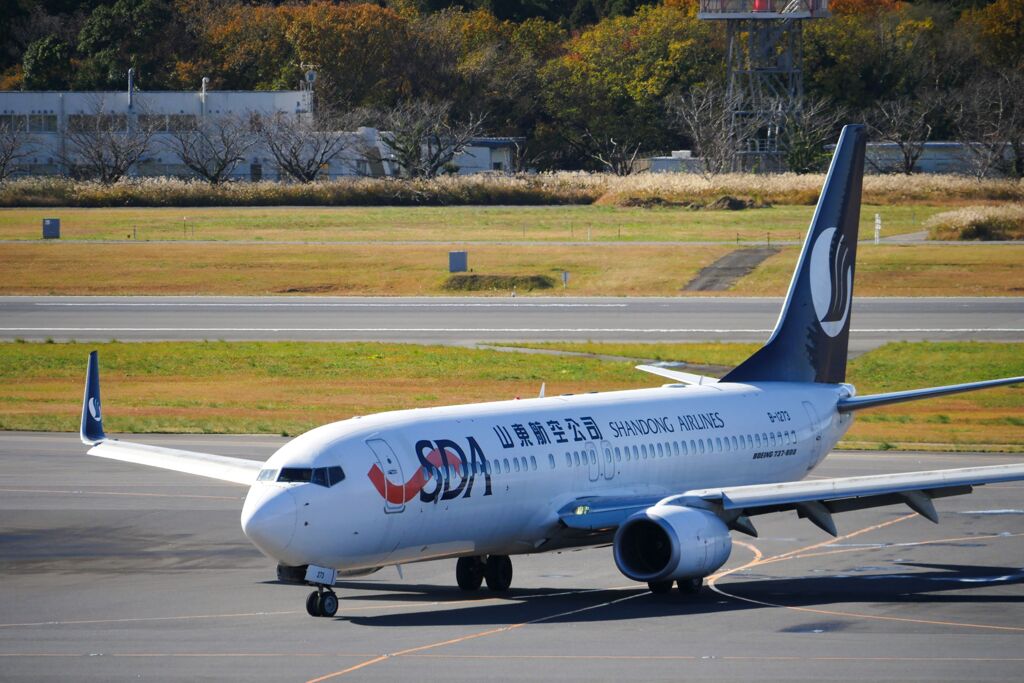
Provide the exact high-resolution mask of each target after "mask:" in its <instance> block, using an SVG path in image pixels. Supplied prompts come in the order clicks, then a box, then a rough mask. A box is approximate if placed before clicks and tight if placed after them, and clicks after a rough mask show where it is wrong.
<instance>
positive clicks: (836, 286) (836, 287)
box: [810, 228, 853, 337]
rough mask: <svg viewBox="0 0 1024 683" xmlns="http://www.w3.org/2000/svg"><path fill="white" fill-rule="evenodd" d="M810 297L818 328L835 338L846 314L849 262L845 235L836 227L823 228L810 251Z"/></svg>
mask: <svg viewBox="0 0 1024 683" xmlns="http://www.w3.org/2000/svg"><path fill="white" fill-rule="evenodd" d="M810 279H811V299H812V301H813V303H814V313H815V315H817V316H818V322H819V323H820V324H821V329H822V330H823V331H824V332H825V334H827V335H828V336H830V337H835V336H836V335H838V334H839V333H840V332H842V331H843V328H844V327H845V326H846V320H847V319H848V318H849V317H850V301H851V300H852V298H853V297H852V294H853V263H852V262H851V259H850V245H849V244H847V241H846V235H844V234H843V233H841V232H839V230H837V229H836V228H829V229H827V230H823V231H822V233H821V234H820V235H818V239H817V240H815V242H814V248H813V249H812V250H811V274H810Z"/></svg>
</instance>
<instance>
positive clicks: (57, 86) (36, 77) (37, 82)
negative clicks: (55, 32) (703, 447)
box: [22, 36, 71, 90]
mask: <svg viewBox="0 0 1024 683" xmlns="http://www.w3.org/2000/svg"><path fill="white" fill-rule="evenodd" d="M22 65H23V66H24V68H25V81H24V88H25V89H26V90H66V89H67V88H68V85H69V84H70V81H71V46H70V45H68V44H67V43H66V42H64V41H63V40H61V39H60V38H58V37H56V36H47V37H45V38H42V39H40V40H37V41H35V42H34V43H32V44H31V45H29V46H28V49H27V50H25V56H24V57H23V59H22Z"/></svg>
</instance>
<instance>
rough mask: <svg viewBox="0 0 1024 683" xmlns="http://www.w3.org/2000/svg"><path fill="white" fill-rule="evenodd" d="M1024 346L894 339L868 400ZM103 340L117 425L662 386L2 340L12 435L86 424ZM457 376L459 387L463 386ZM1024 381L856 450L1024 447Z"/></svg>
mask: <svg viewBox="0 0 1024 683" xmlns="http://www.w3.org/2000/svg"><path fill="white" fill-rule="evenodd" d="M565 347H566V348H570V349H578V350H581V351H587V352H592V353H602V352H606V353H612V354H615V355H626V356H633V357H636V358H654V357H663V358H667V359H673V360H681V359H686V360H687V361H689V362H691V363H693V364H696V365H704V364H709V363H712V364H713V363H721V362H729V363H732V362H735V361H736V360H737V359H740V358H742V357H744V356H745V355H746V353H747V352H749V350H750V347H749V345H738V344H727V345H713V344H677V345H668V344H658V345H643V344H628V345H626V344H618V345H608V346H607V347H605V346H604V345H600V344H592V343H588V344H577V345H565ZM1021 347H1022V345H1021V344H979V343H963V342H950V343H937V344H927V343H919V344H906V343H904V344H890V345H887V346H885V347H882V348H880V349H877V350H875V351H872V352H870V353H867V354H865V355H862V356H860V357H858V358H856V359H854V360H853V362H852V363H851V365H850V374H849V379H850V381H851V382H853V383H854V384H855V385H856V386H857V388H858V391H859V393H860V394H862V395H865V394H870V393H879V392H885V391H894V390H898V389H910V388H915V387H921V386H935V385H939V384H944V383H957V382H966V381H975V380H981V379H989V378H993V377H1005V376H1015V375H1024V355H1022V354H1021ZM93 348H99V351H100V361H101V366H102V374H103V391H104V394H103V395H104V399H105V401H106V402H105V404H104V407H105V408H106V410H105V418H106V420H105V422H106V425H107V427H108V429H109V430H110V431H111V432H126V431H139V432H225V433H239V432H242V433H245V432H249V433H253V432H262V433H280V432H282V431H284V432H287V433H290V434H295V433H298V432H300V431H304V430H306V429H310V428H312V427H314V426H316V425H318V424H323V423H326V422H330V421H333V420H339V419H343V418H347V417H351V416H353V415H365V414H369V413H374V412H378V411H384V410H392V409H399V408H416V407H425V406H433V405H449V404H455V403H471V402H478V401H489V400H496V399H505V398H512V397H515V396H520V397H529V396H535V395H536V393H537V390H538V389H539V387H540V384H541V382H546V383H547V391H548V393H549V394H550V395H553V394H558V393H582V392H586V391H594V390H614V389H626V388H640V387H651V386H657V385H658V384H661V383H662V382H663V381H664V380H661V379H659V378H657V377H652V376H650V375H647V374H645V373H642V372H637V371H636V370H634V369H633V367H632V366H633V365H634V363H633V362H628V361H626V362H622V361H615V362H608V361H600V360H595V359H590V358H580V357H559V356H551V355H538V354H516V353H505V352H498V351H486V350H475V349H456V348H451V347H428V346H418V345H412V344H372V343H354V344H335V343H289V342H276V343H223V342H210V343H187V342H159V343H137V344H134V343H133V344H123V343H122V344H118V343H111V344H73V343H72V344H12V343H6V344H0V429H39V430H64V431H71V430H74V429H77V419H78V415H79V414H80V410H81V400H82V398H81V396H82V394H81V382H82V370H83V366H84V363H85V359H86V355H87V353H88V351H89V350H91V349H93ZM453 378H457V381H455V380H453ZM367 387H372V388H373V390H372V391H367ZM1022 406H1024V386H1022V385H1016V386H1010V387H1001V388H997V389H991V390H985V391H978V392H972V393H968V394H961V395H957V396H949V397H944V398H938V399H932V400H928V401H918V402H913V403H905V404H900V405H894V406H887V407H885V408H879V409H875V410H866V411H863V412H858V413H857V416H856V421H855V422H854V426H853V428H852V430H851V431H850V432H849V434H848V435H847V437H846V438H845V439H844V441H843V444H844V445H845V446H847V447H869V448H879V447H881V448H903V449H912V448H920V447H921V444H927V445H928V446H927V447H929V448H935V447H939V448H942V449H949V450H957V449H959V450H977V449H984V450H1006V451H1017V452H1020V451H1024V414H1022Z"/></svg>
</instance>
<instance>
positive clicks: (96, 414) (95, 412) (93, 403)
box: [89, 398, 103, 422]
mask: <svg viewBox="0 0 1024 683" xmlns="http://www.w3.org/2000/svg"><path fill="white" fill-rule="evenodd" d="M89 414H90V415H92V419H94V420H96V421H97V422H103V415H101V414H100V402H99V401H97V400H96V399H95V398H90V399H89Z"/></svg>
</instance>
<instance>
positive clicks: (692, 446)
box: [690, 439, 704, 455]
mask: <svg viewBox="0 0 1024 683" xmlns="http://www.w3.org/2000/svg"><path fill="white" fill-rule="evenodd" d="M690 452H691V453H693V454H694V455H697V442H696V441H694V440H693V439H690ZM700 452H701V453H703V452H704V449H703V448H702V449H701V451H700Z"/></svg>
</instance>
